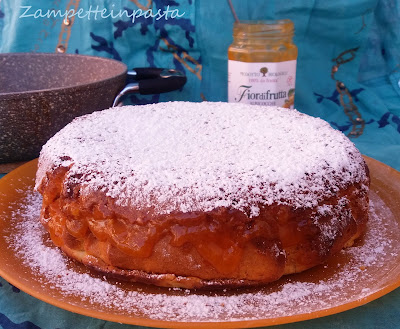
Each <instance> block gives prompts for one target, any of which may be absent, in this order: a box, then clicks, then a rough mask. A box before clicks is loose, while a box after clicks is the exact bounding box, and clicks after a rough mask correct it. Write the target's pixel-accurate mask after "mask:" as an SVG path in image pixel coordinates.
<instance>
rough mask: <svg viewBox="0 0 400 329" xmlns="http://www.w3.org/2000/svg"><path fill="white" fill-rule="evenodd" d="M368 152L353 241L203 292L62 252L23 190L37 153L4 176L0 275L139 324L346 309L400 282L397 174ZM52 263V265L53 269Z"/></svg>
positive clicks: (66, 304)
mask: <svg viewBox="0 0 400 329" xmlns="http://www.w3.org/2000/svg"><path fill="white" fill-rule="evenodd" d="M366 161H367V163H368V166H369V168H370V171H371V177H372V185H371V193H370V196H371V208H370V209H371V211H370V214H371V216H370V222H369V227H368V232H367V233H366V235H365V237H364V238H363V239H362V241H359V242H358V244H357V245H355V246H354V247H352V248H348V249H346V250H344V251H341V252H340V253H339V254H338V255H335V256H334V257H332V258H331V259H330V260H329V261H328V262H327V263H326V264H323V265H320V266H317V267H315V268H313V269H311V270H309V271H306V272H303V273H300V274H296V275H290V276H286V277H284V278H282V279H281V280H279V281H278V282H275V283H273V284H271V285H268V286H263V287H258V288H252V289H245V290H243V289H242V290H240V289H238V290H233V291H225V290H224V291H219V292H218V291H217V292H215V291H214V292H204V291H203V292H202V291H188V290H179V289H175V290H174V289H165V288H157V287H151V286H145V285H140V284H128V283H121V282H115V281H110V280H107V279H105V278H103V277H100V276H98V275H96V274H94V273H90V272H88V271H87V269H86V268H84V267H83V266H81V265H80V264H77V263H75V262H73V261H70V260H68V259H66V258H65V257H63V256H61V253H60V251H59V250H58V249H57V248H55V247H54V246H53V245H52V244H51V243H49V242H48V240H47V239H48V237H47V234H46V233H45V232H44V230H43V229H42V227H41V226H40V225H36V228H34V227H35V222H37V216H38V215H37V214H38V211H39V210H38V209H39V208H40V202H38V200H39V201H40V199H38V198H36V202H33V201H32V199H29V196H30V197H32V196H33V195H34V193H33V192H32V186H33V182H34V176H35V172H36V168H37V161H36V160H34V161H31V162H28V163H27V164H25V165H23V166H21V167H19V168H17V169H16V170H14V171H13V172H11V173H10V174H8V175H6V176H5V177H4V178H2V179H1V180H0V230H1V232H2V234H1V236H0V275H1V276H2V277H3V278H4V279H6V280H7V281H9V282H10V283H12V284H13V285H15V286H16V287H18V288H19V289H21V290H23V291H25V292H27V293H28V294H30V295H32V296H34V297H36V298H38V299H41V300H43V301H45V302H47V303H49V304H52V305H55V306H58V307H60V308H63V309H66V310H68V311H72V312H76V313H80V314H83V315H87V316H91V317H95V318H100V319H104V320H109V321H115V322H120V323H127V324H135V325H142V326H153V327H166V328H243V327H258V326H267V325H274V324H282V323H289V322H295V321H301V320H307V319H313V318H317V317H322V316H326V315H329V314H333V313H338V312H342V311H345V310H348V309H351V308H354V307H357V306H360V305H363V304H365V303H367V302H370V301H372V300H374V299H376V298H378V297H380V296H382V295H384V294H387V293H389V292H390V291H392V290H394V289H395V288H397V287H399V286H400V255H399V254H398V251H399V250H400V242H399V241H400V239H399V236H400V173H399V172H397V171H396V170H394V169H392V168H390V167H388V166H386V165H384V164H382V163H380V162H378V161H376V160H374V159H371V158H367V157H366ZM29 203H30V204H29ZM29 221H30V223H29ZM32 223H33V224H32ZM29 225H31V226H29ZM35 232H39V233H35ZM29 234H31V235H32V234H33V235H35V234H36V236H35V239H36V240H35V241H39V242H35V243H36V245H35V247H36V246H41V245H43V246H42V247H43V248H44V249H43V250H44V251H43V254H42V252H40V255H37V252H36V253H35V252H34V253H32V252H31V251H32V248H31V247H29V243H28V246H27V247H25V249H24V243H21V241H24V238H26V237H27V236H29ZM28 241H30V240H28ZM33 249H35V248H33ZM49 252H53V253H54V255H55V256H49V255H50V254H48V253H49ZM46 254H47V255H46ZM46 257H48V259H47V261H46V262H44V263H43V259H45V258H46ZM60 257H61V258H60ZM53 258H54V259H56V258H57V259H62V261H63V262H64V263H63V264H62V265H63V266H62V267H64V268H65V269H64V270H60V268H59V267H60V266H59V264H58V265H57V263H56V262H55V265H53V264H52V259H53ZM41 262H42V263H41ZM39 263H40V264H44V265H38V264H39ZM49 266H50V267H49ZM51 266H58V268H55V269H54V271H52V270H51ZM80 287H81V288H80Z"/></svg>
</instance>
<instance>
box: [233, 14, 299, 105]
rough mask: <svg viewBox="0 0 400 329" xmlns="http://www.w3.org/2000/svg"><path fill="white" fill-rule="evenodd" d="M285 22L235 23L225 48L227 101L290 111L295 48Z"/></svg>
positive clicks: (291, 29) (288, 22)
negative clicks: (229, 42) (226, 58)
mask: <svg viewBox="0 0 400 329" xmlns="http://www.w3.org/2000/svg"><path fill="white" fill-rule="evenodd" d="M293 35H294V24H293V22H292V21H291V20H289V19H282V20H271V21H238V22H235V23H234V27H233V43H232V44H231V45H230V46H229V48H228V102H235V103H247V104H254V105H267V106H279V107H286V108H293V106H294V95H295V84H296V64H297V47H296V45H295V44H294V43H293Z"/></svg>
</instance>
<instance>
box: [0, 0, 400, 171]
mask: <svg viewBox="0 0 400 329" xmlns="http://www.w3.org/2000/svg"><path fill="white" fill-rule="evenodd" d="M233 5H234V7H235V9H236V12H237V15H238V17H239V18H240V19H277V18H290V19H292V20H293V21H294V23H295V27H296V36H295V42H296V44H297V45H298V48H299V58H298V72H297V85H296V100H295V107H296V108H297V109H299V110H300V111H302V112H304V113H307V114H311V115H313V116H319V117H322V118H323V119H325V120H327V121H328V122H330V123H331V125H332V126H333V127H335V128H337V129H340V130H342V131H343V132H344V133H346V134H349V133H350V132H351V130H352V129H353V128H355V126H354V122H353V123H352V122H351V120H350V119H349V116H346V114H345V113H344V108H343V105H342V104H341V100H340V98H341V95H340V93H339V92H338V90H337V87H336V82H337V81H340V82H341V83H343V84H344V85H345V88H346V91H348V93H347V94H345V95H344V98H345V99H344V101H345V102H346V99H347V100H348V98H349V97H351V98H352V101H353V104H354V105H355V106H356V108H357V110H358V112H359V114H360V118H359V119H361V120H364V122H365V127H364V129H363V130H362V134H361V136H359V137H356V138H353V140H354V142H355V143H356V145H357V146H358V147H359V148H360V149H361V151H362V152H363V153H365V154H367V155H369V156H372V157H374V158H377V159H378V160H381V161H384V162H385V163H388V164H389V165H391V166H393V167H395V168H397V169H399V168H400V157H399V156H397V157H395V156H393V155H395V154H399V151H400V146H399V144H400V105H399V104H400V102H399V100H400V98H399V97H400V95H399V93H400V87H399V81H400V69H399V68H400V66H399V56H400V54H399V52H398V49H399V42H400V41H399V32H398V31H399V30H400V26H399V24H400V23H399V20H398V17H399V7H400V5H399V2H398V1H394V0H357V1H352V2H351V4H350V3H349V1H347V0H339V1H334V2H327V1H314V0H307V1H304V0H303V1H300V0H289V1H263V0H253V1H251V2H250V1H239V0H236V1H233ZM28 6H31V7H28ZM96 7H97V9H98V10H102V9H104V10H106V14H110V13H111V11H113V12H114V13H118V12H119V11H125V12H126V13H128V14H129V15H133V14H134V13H135V14H138V10H142V11H143V12H145V10H147V9H152V11H153V13H156V12H157V11H158V10H161V11H165V10H167V9H169V10H170V11H173V10H175V11H177V12H178V13H177V15H175V17H174V18H172V17H171V16H172V15H171V14H170V15H169V17H165V16H164V17H162V18H160V17H153V18H152V17H147V18H146V17H144V16H141V17H135V19H132V16H131V17H127V16H128V15H125V16H123V17H116V18H114V19H113V18H112V17H111V16H109V17H108V18H101V16H100V14H98V15H97V19H95V18H96V17H95V15H94V13H93V12H92V13H91V15H86V16H84V15H81V16H80V17H79V16H75V17H74V18H73V24H71V25H70V26H69V27H68V28H67V30H68V32H65V33H64V34H63V30H62V28H63V25H62V21H63V19H62V17H54V15H53V16H52V17H50V18H41V17H38V18H34V17H33V16H35V15H36V16H38V14H42V15H43V14H45V13H46V12H47V11H48V10H50V9H54V10H61V13H63V12H64V13H65V10H67V9H68V10H74V12H75V13H77V12H78V10H79V9H81V10H82V11H83V12H84V13H86V14H87V11H88V10H89V9H93V10H94V9H96ZM0 10H1V11H0V40H1V44H0V52H18V51H23V52H31V51H38V52H55V51H56V48H57V45H58V44H63V43H62V42H60V40H62V39H66V40H67V41H66V43H64V45H65V48H66V51H67V52H69V53H80V54H89V55H97V56H105V57H110V58H115V59H118V60H122V61H123V62H125V63H126V64H127V65H128V66H129V67H135V66H136V67H138V66H159V67H170V68H176V69H179V70H182V71H184V72H185V73H186V74H187V76H188V83H187V85H186V86H185V87H184V88H183V89H182V90H180V91H176V92H172V93H168V94H162V95H152V96H136V95H134V96H131V97H130V102H131V103H134V104H145V103H148V102H158V101H168V100H190V101H202V100H209V101H226V99H227V48H228V46H229V44H230V43H231V41H232V24H233V16H232V14H231V12H230V9H229V6H228V4H227V2H226V1H219V2H214V1H211V0H203V1H202V2H201V3H200V1H195V0H168V1H165V0H164V1H161V0H154V1H151V0H149V1H146V3H145V1H143V0H142V2H140V1H139V0H130V1H129V0H120V1H112V0H107V1H102V2H101V3H94V4H93V2H92V1H88V0H80V1H79V0H74V1H73V0H53V1H48V0H37V1H35V2H34V3H32V1H29V0H13V1H11V0H3V1H2V4H1V9H0ZM39 11H40V13H39ZM28 16H29V17H28ZM39 16H40V15H39ZM82 16H83V17H82ZM136 16H138V15H136ZM114 17H115V15H114ZM166 18H168V19H166ZM71 20H72V19H71ZM69 33H70V34H69ZM352 49H353V50H354V51H353V52H352V53H348V51H349V50H352ZM346 51H347V53H346ZM343 53H345V55H344V57H345V59H346V58H347V59H348V58H349V57H352V56H353V57H354V58H352V60H350V61H348V62H345V63H343V64H342V65H340V66H339V69H338V71H337V72H336V73H335V79H332V78H331V70H332V67H333V66H334V64H335V62H333V60H334V59H335V58H338V56H340V55H341V54H343ZM353 119H354V118H353Z"/></svg>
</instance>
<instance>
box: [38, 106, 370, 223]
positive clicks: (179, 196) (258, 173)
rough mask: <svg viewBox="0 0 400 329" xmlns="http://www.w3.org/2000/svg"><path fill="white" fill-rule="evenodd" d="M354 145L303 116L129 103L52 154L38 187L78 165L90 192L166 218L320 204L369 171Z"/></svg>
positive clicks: (54, 144)
mask: <svg viewBox="0 0 400 329" xmlns="http://www.w3.org/2000/svg"><path fill="white" fill-rule="evenodd" d="M362 163H363V160H362V157H361V154H360V153H359V152H358V150H357V149H356V148H355V147H354V145H353V143H352V142H351V141H349V139H348V138H347V137H346V136H344V135H343V134H342V133H341V132H339V131H336V130H334V129H332V128H331V127H330V126H329V124H328V123H326V122H325V121H322V120H321V119H318V118H313V117H310V116H307V115H304V114H301V113H299V112H297V111H293V110H286V109H279V108H278V109H277V108H273V107H258V106H244V105H242V104H229V103H207V102H205V103H187V102H171V103H160V104H156V105H145V106H126V107H122V108H114V109H109V110H105V111H102V112H96V113H93V114H91V115H88V116H84V117H81V118H78V119H75V120H74V121H73V123H71V124H69V125H68V126H67V127H65V128H64V129H63V130H61V131H60V132H59V133H57V134H56V135H55V136H54V137H53V138H52V139H51V140H50V141H49V142H48V143H47V144H46V145H45V146H44V148H43V150H42V153H41V157H40V166H39V168H40V170H39V172H38V174H37V181H36V185H37V186H38V185H39V184H41V183H42V180H43V179H45V175H46V172H48V171H50V170H51V169H52V168H54V167H58V166H63V167H70V169H69V171H68V173H67V184H68V183H71V184H73V183H79V184H80V185H81V186H82V188H81V191H80V193H81V194H82V195H85V194H86V193H87V194H88V195H89V194H90V193H91V191H93V190H102V191H103V192H104V193H106V195H108V196H110V197H112V198H114V199H115V200H116V202H117V204H120V205H122V206H130V207H135V208H137V209H147V208H151V207H156V208H155V209H154V210H155V212H156V213H159V214H162V213H170V212H174V211H181V212H189V211H210V210H212V209H214V208H216V207H233V208H236V209H241V210H246V212H248V213H249V215H250V216H256V215H257V214H258V212H259V205H260V204H268V205H270V204H272V203H278V204H282V203H283V204H285V203H289V204H291V205H293V206H295V207H313V206H316V205H317V204H318V202H319V201H320V200H321V199H322V198H325V197H327V196H328V197H329V196H330V195H333V193H334V192H335V191H333V190H329V189H326V188H325V186H326V183H327V182H328V183H330V184H329V185H331V186H333V187H334V188H335V187H337V189H339V188H343V187H346V186H347V185H348V184H349V183H354V182H362V181H363V180H364V179H365V170H364V167H363V165H362Z"/></svg>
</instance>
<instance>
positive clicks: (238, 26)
mask: <svg viewBox="0 0 400 329" xmlns="http://www.w3.org/2000/svg"><path fill="white" fill-rule="evenodd" d="M293 33H294V24H293V22H292V21H291V20H290V19H280V20H254V21H239V22H235V23H234V26H233V35H234V36H236V37H265V36H290V35H293Z"/></svg>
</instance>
